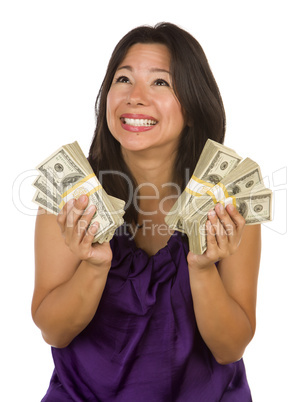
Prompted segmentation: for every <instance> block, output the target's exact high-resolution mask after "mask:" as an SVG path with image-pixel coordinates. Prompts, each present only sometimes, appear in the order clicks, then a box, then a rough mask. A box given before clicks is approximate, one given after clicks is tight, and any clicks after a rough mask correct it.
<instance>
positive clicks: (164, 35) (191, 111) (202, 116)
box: [89, 23, 226, 223]
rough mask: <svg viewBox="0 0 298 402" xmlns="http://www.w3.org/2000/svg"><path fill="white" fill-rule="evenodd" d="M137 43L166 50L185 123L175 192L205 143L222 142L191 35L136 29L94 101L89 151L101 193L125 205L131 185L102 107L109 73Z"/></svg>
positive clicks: (218, 108)
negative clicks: (119, 200) (95, 121)
mask: <svg viewBox="0 0 298 402" xmlns="http://www.w3.org/2000/svg"><path fill="white" fill-rule="evenodd" d="M137 43H142V44H154V43H158V44H163V45H165V46H167V48H168V49H169V51H170V55H171V65H170V72H171V74H172V80H173V88H174V91H175V94H176V96H177V98H178V100H179V102H180V104H181V107H182V110H183V112H184V117H185V122H186V123H187V125H186V127H185V128H184V130H183V132H182V133H181V137H180V144H179V148H178V152H177V158H176V162H175V164H174V171H173V181H174V182H176V183H177V184H178V185H179V186H180V187H181V189H184V187H185V186H186V184H187V183H186V177H187V176H186V171H188V172H190V173H192V172H193V170H194V168H195V165H196V163H197V161H198V159H199V156H200V154H201V152H202V149H203V147H204V145H205V142H206V140H207V139H208V138H210V139H212V140H214V141H217V142H220V143H223V140H224V135H225V125H226V119H225V111H224V106H223V103H222V99H221V96H220V92H219V89H218V86H217V84H216V81H215V79H214V77H213V74H212V72H211V69H210V67H209V64H208V61H207V58H206V56H205V53H204V51H203V49H202V47H201V45H200V44H199V43H198V42H197V40H196V39H195V38H194V37H193V36H192V35H190V34H189V33H188V32H186V31H185V30H183V29H181V28H180V27H178V26H176V25H174V24H171V23H159V24H157V25H156V26H154V27H149V26H141V27H138V28H135V29H133V30H131V31H130V32H128V33H127V34H126V35H125V36H124V37H123V38H122V39H121V40H120V42H119V43H118V44H117V46H116V47H115V49H114V51H113V53H112V56H111V59H110V61H109V64H108V67H107V72H106V75H105V78H104V80H103V83H102V85H101V88H100V90H99V93H98V95H97V98H96V104H95V111H96V117H97V123H96V128H95V132H94V137H93V140H92V144H91V147H90V151H89V162H90V164H91V166H92V168H93V170H94V172H95V174H96V175H97V176H98V177H99V178H100V181H101V183H102V185H103V187H104V189H105V190H106V191H107V193H108V194H110V195H113V196H115V197H118V198H120V199H122V200H125V201H126V202H127V201H128V200H129V197H130V192H131V186H130V185H129V183H131V184H132V185H133V188H134V189H135V188H136V183H135V180H134V177H133V176H132V174H131V172H130V171H129V168H128V166H127V165H126V163H125V162H124V159H123V157H122V152H121V148H120V144H119V142H118V141H117V140H116V139H115V138H114V137H113V136H112V134H111V133H110V130H109V128H108V125H107V119H106V106H107V95H108V92H109V90H110V87H111V84H112V81H113V78H114V75H115V72H116V70H117V68H118V66H119V65H120V63H121V62H122V61H123V59H124V57H125V55H126V53H127V51H128V50H129V48H130V47H131V46H132V45H134V44H137ZM119 172H120V174H119ZM137 217H138V214H137V211H136V210H135V208H134V207H133V205H132V204H131V203H128V204H127V209H126V214H125V220H126V222H128V223H131V222H135V223H137Z"/></svg>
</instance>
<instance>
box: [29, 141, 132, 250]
mask: <svg viewBox="0 0 298 402" xmlns="http://www.w3.org/2000/svg"><path fill="white" fill-rule="evenodd" d="M36 169H37V170H38V171H39V172H40V173H41V176H39V177H38V178H37V179H36V180H35V181H34V183H33V186H34V187H35V188H36V189H37V191H36V193H35V195H34V198H33V201H34V202H35V203H36V204H38V205H40V206H41V207H43V208H45V209H46V210H47V211H49V212H51V213H54V214H58V213H59V212H60V210H61V209H62V208H63V206H64V205H65V203H66V202H67V201H69V200H70V199H73V198H76V199H77V198H79V196H80V195H82V194H86V195H88V197H89V203H88V206H87V208H88V207H89V205H91V204H94V205H96V207H97V210H96V212H95V214H94V216H93V218H92V220H91V224H92V223H94V222H95V221H97V222H98V223H99V228H98V231H97V233H96V234H95V237H94V242H96V241H98V242H100V243H101V242H103V241H109V239H110V238H111V237H112V236H113V234H114V231H115V230H116V228H117V227H118V226H120V225H121V224H122V223H123V215H124V205H125V203H124V201H122V200H119V199H117V198H115V197H111V196H109V195H108V194H107V193H106V192H105V190H104V189H103V187H102V185H101V184H100V183H99V181H98V179H97V177H96V176H95V174H94V172H93V170H92V168H91V166H90V164H89V162H88V160H87V159H86V157H85V155H84V153H83V151H82V150H81V148H80V146H79V144H78V143H77V142H74V143H72V144H67V145H64V146H62V147H61V148H59V149H58V150H57V151H56V152H54V153H53V154H51V155H50V156H49V157H48V158H47V159H45V160H44V161H43V162H42V163H40V164H39V165H38V166H37V168H36Z"/></svg>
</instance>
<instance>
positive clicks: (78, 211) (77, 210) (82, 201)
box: [66, 195, 89, 228]
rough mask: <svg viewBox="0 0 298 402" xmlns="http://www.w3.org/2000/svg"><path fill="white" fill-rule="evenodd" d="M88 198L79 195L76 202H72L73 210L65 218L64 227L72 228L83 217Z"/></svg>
mask: <svg viewBox="0 0 298 402" xmlns="http://www.w3.org/2000/svg"><path fill="white" fill-rule="evenodd" d="M88 201H89V198H88V197H87V195H81V196H80V197H79V198H78V199H77V200H75V201H74V204H73V208H72V209H71V211H70V213H69V214H68V215H67V217H66V226H67V227H68V228H73V227H74V226H75V225H76V223H77V222H78V220H79V219H80V217H81V216H82V215H83V213H84V211H85V209H86V207H87V205H88Z"/></svg>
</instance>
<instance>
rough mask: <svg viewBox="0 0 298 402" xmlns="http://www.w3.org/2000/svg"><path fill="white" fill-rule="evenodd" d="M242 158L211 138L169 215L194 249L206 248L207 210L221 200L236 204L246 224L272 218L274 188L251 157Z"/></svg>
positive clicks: (197, 251) (168, 220)
mask: <svg viewBox="0 0 298 402" xmlns="http://www.w3.org/2000/svg"><path fill="white" fill-rule="evenodd" d="M241 160H242V158H241V157H240V156H239V155H237V153H236V152H235V151H233V150H232V149H230V148H228V147H226V146H224V145H222V144H219V143H217V142H215V141H212V140H210V139H208V140H207V142H206V144H205V147H204V149H203V151H202V153H201V156H200V158H199V161H198V163H197V165H196V168H195V170H194V173H193V176H192V177H191V179H190V181H189V182H188V184H187V186H186V188H185V190H184V191H183V193H182V194H181V195H180V197H179V198H178V199H177V201H176V202H175V204H174V206H173V207H172V209H171V210H170V211H169V213H168V215H167V216H166V218H165V222H166V223H167V225H168V226H169V227H170V228H172V229H175V230H179V231H181V232H184V233H186V234H187V236H188V239H189V248H190V250H191V251H192V252H193V253H195V254H203V253H204V252H205V250H206V248H207V240H206V221H207V219H208V215H207V214H208V212H209V211H210V210H211V209H212V208H213V207H214V205H215V204H217V203H218V202H220V203H222V204H223V205H224V206H225V207H226V206H227V205H228V204H233V205H234V206H235V207H236V208H237V209H238V211H239V212H240V214H241V215H242V216H243V217H244V218H245V222H246V224H247V225H254V224H258V223H262V222H265V221H269V220H271V206H272V191H271V190H270V189H268V188H266V187H265V186H264V184H263V179H262V175H261V171H260V167H259V166H258V165H257V163H256V162H254V161H252V160H251V159H249V158H246V159H245V160H244V161H242V162H241ZM240 162H241V163H240ZM227 230H228V228H227Z"/></svg>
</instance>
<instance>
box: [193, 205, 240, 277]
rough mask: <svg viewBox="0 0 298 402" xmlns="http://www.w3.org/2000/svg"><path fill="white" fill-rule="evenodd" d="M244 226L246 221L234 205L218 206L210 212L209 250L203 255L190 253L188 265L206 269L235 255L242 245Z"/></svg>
mask: <svg viewBox="0 0 298 402" xmlns="http://www.w3.org/2000/svg"><path fill="white" fill-rule="evenodd" d="M244 225H245V219H244V218H243V217H242V215H241V214H240V213H239V212H238V210H237V209H236V208H235V207H234V206H233V205H228V206H227V207H226V208H224V206H223V205H222V204H216V206H215V208H214V209H212V210H211V211H209V212H208V220H207V223H206V230H207V250H206V251H205V253H204V254H202V255H197V254H194V253H192V252H189V254H188V256H187V260H188V264H189V265H190V266H193V267H197V268H201V269H204V268H208V267H210V266H211V265H213V264H214V263H215V262H217V261H219V260H222V259H223V258H226V257H228V256H230V255H232V254H234V253H235V252H236V251H237V249H238V246H239V244H240V241H241V236H242V232H243V229H244Z"/></svg>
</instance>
